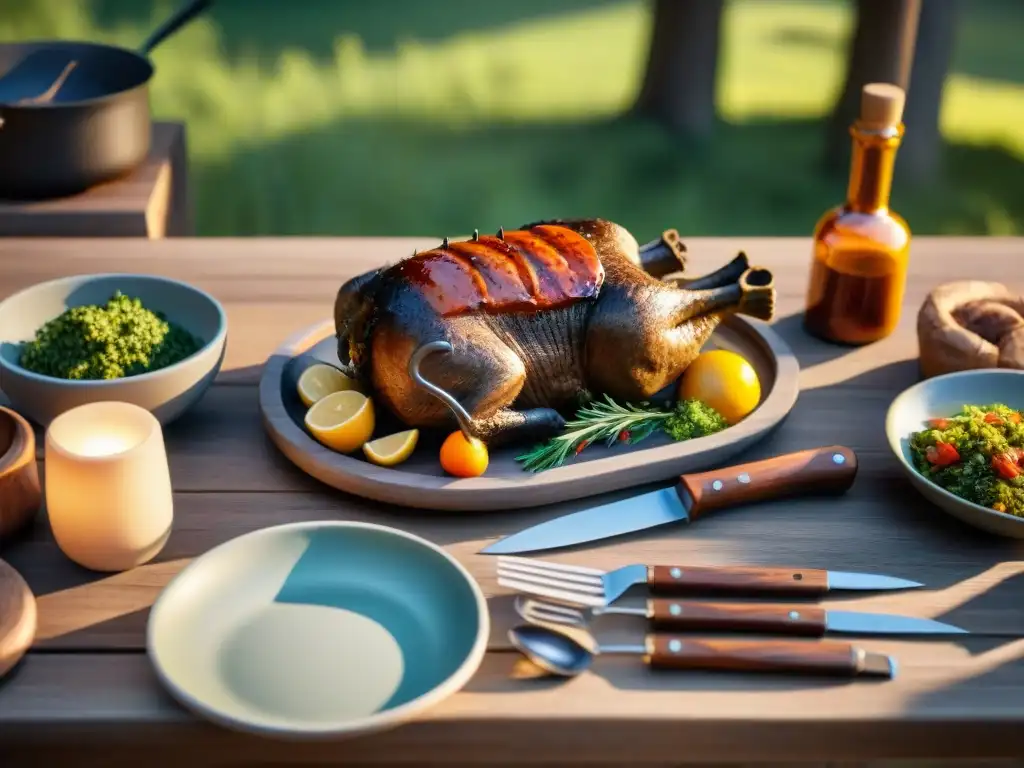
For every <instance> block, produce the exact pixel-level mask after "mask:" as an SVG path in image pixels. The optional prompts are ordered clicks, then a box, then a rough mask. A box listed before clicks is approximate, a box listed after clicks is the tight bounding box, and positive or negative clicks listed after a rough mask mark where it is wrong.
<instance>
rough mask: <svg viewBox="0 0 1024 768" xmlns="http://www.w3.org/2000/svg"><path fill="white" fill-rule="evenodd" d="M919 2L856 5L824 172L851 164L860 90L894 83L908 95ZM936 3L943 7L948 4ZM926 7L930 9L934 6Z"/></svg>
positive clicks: (882, 0) (860, 0) (865, 0)
mask: <svg viewBox="0 0 1024 768" xmlns="http://www.w3.org/2000/svg"><path fill="white" fill-rule="evenodd" d="M921 2H922V0H857V2H856V14H857V25H856V29H855V31H854V34H853V38H852V39H851V41H850V48H849V56H848V58H847V66H846V81H845V82H844V84H843V90H842V93H841V94H840V96H839V99H838V100H837V101H836V105H835V108H834V109H833V110H832V116H831V118H830V119H829V121H828V127H827V131H828V133H827V135H826V141H825V166H826V168H827V169H828V170H829V171H831V172H845V170H846V167H847V165H848V164H849V157H850V133H849V130H850V124H851V123H853V121H854V120H855V119H856V118H857V114H858V113H859V112H860V93H861V89H862V88H863V87H864V85H866V84H867V83H879V82H881V83H895V84H896V85H899V86H900V87H901V88H903V89H904V90H906V89H907V86H908V83H909V80H910V65H911V61H912V60H913V55H914V48H915V45H914V41H915V38H916V32H917V20H918V13H919V10H920V4H921ZM938 2H939V5H942V4H945V3H946V2H948V0H938ZM929 4H930V5H934V4H935V0H932V2H931V3H929ZM908 98H909V93H908Z"/></svg>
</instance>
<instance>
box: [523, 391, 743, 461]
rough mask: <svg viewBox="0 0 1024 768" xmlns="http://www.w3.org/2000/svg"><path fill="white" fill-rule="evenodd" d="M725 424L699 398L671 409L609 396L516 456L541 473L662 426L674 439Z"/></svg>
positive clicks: (697, 434) (594, 403) (626, 441)
mask: <svg viewBox="0 0 1024 768" xmlns="http://www.w3.org/2000/svg"><path fill="white" fill-rule="evenodd" d="M725 426H726V424H725V420H724V419H723V418H722V417H721V415H719V414H718V413H717V412H716V411H713V410H712V409H711V408H709V407H708V406H706V405H704V404H703V403H699V402H697V401H691V400H686V401H681V402H679V403H677V404H676V406H675V407H674V408H672V409H661V408H657V407H654V406H651V405H649V404H648V403H640V404H636V405H634V404H629V403H627V404H625V405H623V404H620V403H616V402H615V401H614V400H612V399H611V398H610V397H609V396H608V395H605V396H604V400H603V402H602V401H595V402H591V403H590V404H588V405H585V406H583V407H581V408H580V409H579V410H578V411H577V412H576V418H575V419H573V420H572V421H569V422H566V425H565V432H563V433H562V434H561V435H557V436H556V437H553V438H551V439H550V440H548V441H547V442H546V443H543V444H541V445H538V446H536V447H534V448H533V449H531V450H530V451H527V452H526V453H524V454H522V455H521V456H517V457H516V461H520V462H522V463H523V469H526V470H528V471H530V472H539V471H542V470H545V469H550V468H552V467H557V466H558V465H559V464H561V463H562V462H564V461H565V460H566V459H567V458H569V456H570V455H576V454H579V453H580V452H581V451H582V450H583V449H584V448H586V447H587V446H588V445H590V444H592V443H594V442H597V441H603V442H604V443H605V445H608V446H611V445H613V444H615V443H625V444H627V445H631V444H633V443H637V442H639V441H641V440H643V439H644V438H646V437H649V436H650V435H651V434H652V433H653V432H654V431H655V430H658V429H663V430H665V431H666V432H668V433H669V435H670V436H672V438H673V439H675V440H684V439H689V438H691V437H700V436H701V435H704V434H711V433H712V432H717V431H719V430H720V429H724V428H725Z"/></svg>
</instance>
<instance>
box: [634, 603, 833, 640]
mask: <svg viewBox="0 0 1024 768" xmlns="http://www.w3.org/2000/svg"><path fill="white" fill-rule="evenodd" d="M647 609H648V615H649V616H650V619H651V621H652V623H653V625H654V626H655V627H657V628H658V629H675V630H687V631H691V630H693V631H704V632H718V631H723V632H765V633H770V634H785V635H801V636H806V637H821V636H822V635H824V634H825V632H826V623H825V610H824V609H823V608H818V607H817V606H813V605H808V606H803V605H779V604H777V603H711V602H701V601H687V600H665V599H657V600H650V601H648V603H647Z"/></svg>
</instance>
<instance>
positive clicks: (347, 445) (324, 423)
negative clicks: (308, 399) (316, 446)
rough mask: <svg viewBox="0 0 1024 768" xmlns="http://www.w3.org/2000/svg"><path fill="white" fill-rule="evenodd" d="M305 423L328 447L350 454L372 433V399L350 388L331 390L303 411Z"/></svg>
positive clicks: (373, 421)
mask: <svg viewBox="0 0 1024 768" xmlns="http://www.w3.org/2000/svg"><path fill="white" fill-rule="evenodd" d="M305 423H306V428H307V429H309V431H310V432H312V433H313V436H314V437H315V438H316V439H317V440H319V441H320V442H321V443H323V444H324V445H326V446H327V447H328V448H331V449H333V450H335V451H339V452H341V453H352V451H354V450H356V449H357V448H359V446H361V445H362V444H363V443H365V442H366V441H367V440H369V439H370V436H371V435H372V434H373V427H374V423H375V420H374V413H373V401H372V400H370V398H368V397H367V396H366V395H364V394H363V393H362V392H356V391H355V390H354V389H348V390H345V391H343V392H332V393H331V394H329V395H326V396H325V397H322V398H320V399H319V400H317V401H316V402H315V403H313V405H312V406H311V407H310V409H309V410H308V411H306V419H305Z"/></svg>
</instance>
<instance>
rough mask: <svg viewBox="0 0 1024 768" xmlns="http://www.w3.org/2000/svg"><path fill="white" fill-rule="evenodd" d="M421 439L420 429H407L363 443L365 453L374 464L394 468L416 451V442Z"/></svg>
mask: <svg viewBox="0 0 1024 768" xmlns="http://www.w3.org/2000/svg"><path fill="white" fill-rule="evenodd" d="M419 439H420V431H419V430H418V429H407V430H406V431H405V432H396V433H395V434H393V435H388V436H387V437H378V438H377V439H376V440H371V441H370V442H368V443H363V453H365V454H366V458H368V459H369V460H370V461H372V462H373V463H374V464H380V465H381V466H382V467H393V466H395V464H401V463H402V462H403V461H405V460H406V459H408V458H409V457H410V456H411V455H412V452H413V451H414V450H415V449H416V441H417V440H419Z"/></svg>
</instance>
